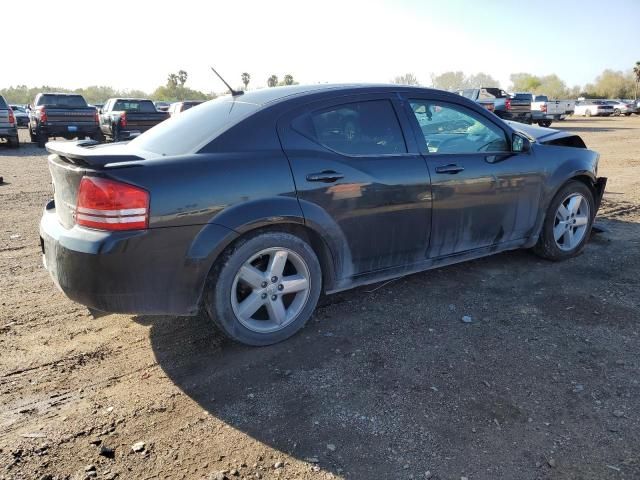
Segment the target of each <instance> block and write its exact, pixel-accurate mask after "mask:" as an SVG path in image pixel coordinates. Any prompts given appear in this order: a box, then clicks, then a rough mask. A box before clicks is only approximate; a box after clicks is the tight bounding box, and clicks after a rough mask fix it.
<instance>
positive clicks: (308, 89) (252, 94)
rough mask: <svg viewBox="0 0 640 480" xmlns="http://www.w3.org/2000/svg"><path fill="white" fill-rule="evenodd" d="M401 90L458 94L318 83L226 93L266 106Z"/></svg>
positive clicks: (408, 87) (391, 86) (403, 88)
mask: <svg viewBox="0 0 640 480" xmlns="http://www.w3.org/2000/svg"><path fill="white" fill-rule="evenodd" d="M401 91H420V92H421V93H428V92H431V93H438V94H447V95H451V96H452V97H457V96H458V95H456V94H453V93H451V92H447V91H445V90H437V89H434V88H424V87H418V86H411V85H398V84H385V83H381V84H374V83H368V84H319V85H290V86H283V87H273V88H269V87H267V88H261V89H259V90H251V91H249V92H245V93H244V94H242V95H235V96H233V97H232V96H231V95H226V97H228V98H229V99H231V98H233V100H234V101H237V102H243V103H252V104H254V105H259V106H266V105H268V104H274V103H279V102H281V101H284V100H289V99H292V98H298V97H302V96H306V95H311V94H317V93H324V92H340V93H345V94H347V93H355V94H357V93H379V92H401Z"/></svg>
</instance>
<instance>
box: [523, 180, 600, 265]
mask: <svg viewBox="0 0 640 480" xmlns="http://www.w3.org/2000/svg"><path fill="white" fill-rule="evenodd" d="M595 213H596V212H595V202H594V199H593V193H592V192H591V190H590V189H589V187H587V186H586V185H585V184H584V183H582V182H579V181H577V180H571V181H570V182H568V183H567V184H566V185H565V186H564V187H562V188H561V189H560V191H559V192H558V193H557V194H556V196H555V197H553V200H552V201H551V204H550V205H549V208H548V210H547V214H546V217H545V220H544V224H543V226H542V231H541V232H540V238H539V239H538V243H537V244H536V246H535V247H534V251H535V253H536V254H538V255H539V256H541V257H543V258H546V259H549V260H554V261H558V260H566V259H567V258H571V257H574V256H576V255H577V254H579V253H580V252H581V251H582V249H583V248H584V246H585V244H586V243H587V240H588V239H589V235H590V233H591V225H592V224H593V219H594V217H595Z"/></svg>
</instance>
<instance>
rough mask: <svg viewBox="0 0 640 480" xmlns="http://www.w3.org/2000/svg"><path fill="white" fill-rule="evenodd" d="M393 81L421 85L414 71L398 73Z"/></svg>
mask: <svg viewBox="0 0 640 480" xmlns="http://www.w3.org/2000/svg"><path fill="white" fill-rule="evenodd" d="M393 83H397V84H398V85H420V82H418V79H417V78H416V76H415V75H414V74H413V73H405V74H404V75H398V76H397V77H395V78H394V79H393Z"/></svg>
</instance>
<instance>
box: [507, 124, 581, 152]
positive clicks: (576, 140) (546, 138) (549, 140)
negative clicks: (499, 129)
mask: <svg viewBox="0 0 640 480" xmlns="http://www.w3.org/2000/svg"><path fill="white" fill-rule="evenodd" d="M507 123H508V124H509V126H510V127H511V128H513V129H514V130H516V131H518V132H520V133H523V134H524V135H525V136H527V137H529V139H531V141H532V142H535V143H540V144H542V145H558V146H564V147H576V148H586V145H585V144H584V141H583V140H582V138H581V137H580V136H579V135H576V134H575V133H572V132H568V131H566V130H555V129H553V128H545V127H538V126H535V125H526V124H524V123H518V122H507Z"/></svg>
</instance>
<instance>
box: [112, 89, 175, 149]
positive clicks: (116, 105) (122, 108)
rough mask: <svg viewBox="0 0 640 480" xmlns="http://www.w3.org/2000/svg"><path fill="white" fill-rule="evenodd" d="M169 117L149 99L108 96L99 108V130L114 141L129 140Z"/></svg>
mask: <svg viewBox="0 0 640 480" xmlns="http://www.w3.org/2000/svg"><path fill="white" fill-rule="evenodd" d="M167 118H169V113H167V112H159V111H158V110H156V107H155V105H154V104H153V102H152V101H151V100H146V99H143V98H110V99H109V100H107V102H106V103H105V104H104V106H103V107H102V109H101V110H100V130H101V131H102V134H103V135H105V136H106V137H108V138H110V139H111V140H113V141H114V142H119V141H121V140H130V139H132V138H135V137H137V136H138V135H140V134H141V133H142V132H146V131H147V130H149V129H150V128H151V127H155V126H156V125H157V124H159V123H160V122H163V121H164V120H166V119H167Z"/></svg>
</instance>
